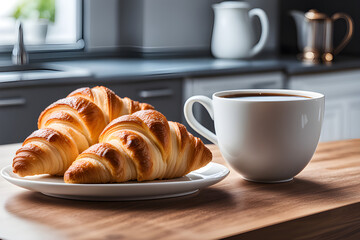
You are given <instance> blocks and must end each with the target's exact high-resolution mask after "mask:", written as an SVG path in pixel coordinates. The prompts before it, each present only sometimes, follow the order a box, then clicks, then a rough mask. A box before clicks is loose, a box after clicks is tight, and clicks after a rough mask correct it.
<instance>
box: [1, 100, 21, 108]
mask: <svg viewBox="0 0 360 240" xmlns="http://www.w3.org/2000/svg"><path fill="white" fill-rule="evenodd" d="M25 103H26V99H25V98H8V99H0V107H10V106H21V105H25Z"/></svg>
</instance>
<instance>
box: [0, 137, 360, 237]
mask: <svg viewBox="0 0 360 240" xmlns="http://www.w3.org/2000/svg"><path fill="white" fill-rule="evenodd" d="M18 147H19V145H18V144H13V145H3V146H0V167H4V166H6V165H9V164H11V161H12V157H13V154H14V152H15V151H16V149H17V148H18ZM209 147H210V149H211V150H212V152H213V153H214V161H215V162H218V163H221V164H225V165H227V164H226V163H225V162H224V160H223V159H222V157H221V155H220V153H219V151H218V149H217V147H215V146H213V145H210V146H209ZM227 166H228V165H227ZM228 167H229V166H228ZM230 170H231V173H230V175H229V176H228V177H227V178H226V179H225V180H223V181H222V182H220V183H218V184H216V185H214V186H211V187H209V188H206V189H203V190H201V191H200V192H198V193H195V194H192V195H188V196H184V197H178V198H169V199H161V200H147V201H134V202H86V201H75V200H65V199H57V198H52V197H48V196H45V195H42V194H40V193H36V192H31V191H28V190H25V189H21V188H19V187H16V186H13V185H11V184H10V183H8V182H6V181H5V180H4V179H2V178H1V179H0V239H36V240H38V239H217V238H225V237H229V238H230V239H232V238H234V239H235V238H236V239H315V238H316V239H360V139H359V140H348V141H339V142H329V143H320V144H319V146H318V149H317V152H316V154H315V156H314V157H313V159H312V161H311V162H310V164H309V165H308V166H307V167H306V168H305V169H304V171H302V172H301V173H300V174H299V175H298V176H297V177H295V179H294V180H293V181H291V182H288V183H280V184H259V183H252V182H247V181H245V180H243V179H242V178H241V177H240V176H239V175H238V174H237V173H236V172H235V171H234V170H232V169H231V168H230Z"/></svg>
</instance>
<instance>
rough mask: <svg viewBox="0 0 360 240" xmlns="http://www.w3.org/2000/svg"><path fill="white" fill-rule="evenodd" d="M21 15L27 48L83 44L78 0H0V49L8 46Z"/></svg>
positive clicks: (49, 48) (36, 49) (37, 49)
mask: <svg viewBox="0 0 360 240" xmlns="http://www.w3.org/2000/svg"><path fill="white" fill-rule="evenodd" d="M17 19H21V22H22V25H23V29H24V41H25V44H26V48H27V50H29V51H54V50H72V49H80V48H83V46H84V43H83V40H82V1H81V0H11V1H9V0H0V52H9V51H11V50H12V48H13V45H14V43H15V41H16V37H17V33H16V30H15V29H16V24H17V21H18V20H17Z"/></svg>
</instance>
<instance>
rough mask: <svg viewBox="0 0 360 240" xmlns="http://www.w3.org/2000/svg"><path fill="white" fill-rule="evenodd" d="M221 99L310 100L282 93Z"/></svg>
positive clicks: (241, 95) (231, 96)
mask: <svg viewBox="0 0 360 240" xmlns="http://www.w3.org/2000/svg"><path fill="white" fill-rule="evenodd" d="M220 97H222V98H231V99H236V100H243V101H256V102H264V101H293V100H304V99H309V98H310V97H305V96H299V95H290V94H280V93H237V94H229V95H224V96H220Z"/></svg>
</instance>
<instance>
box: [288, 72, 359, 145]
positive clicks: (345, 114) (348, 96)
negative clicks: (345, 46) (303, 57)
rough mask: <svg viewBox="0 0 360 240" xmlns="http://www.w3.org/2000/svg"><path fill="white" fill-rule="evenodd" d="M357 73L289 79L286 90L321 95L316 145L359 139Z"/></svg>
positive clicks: (298, 76) (297, 76)
mask: <svg viewBox="0 0 360 240" xmlns="http://www.w3.org/2000/svg"><path fill="white" fill-rule="evenodd" d="M359 79H360V70H347V71H338V72H328V73H318V74H307V75H295V76H289V81H288V84H289V85H288V87H289V88H290V89H298V90H309V91H315V92H320V93H323V94H325V115H324V123H323V128H322V133H321V137H320V141H334V140H341V139H348V138H360V84H359Z"/></svg>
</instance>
